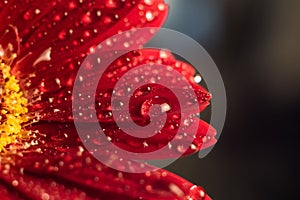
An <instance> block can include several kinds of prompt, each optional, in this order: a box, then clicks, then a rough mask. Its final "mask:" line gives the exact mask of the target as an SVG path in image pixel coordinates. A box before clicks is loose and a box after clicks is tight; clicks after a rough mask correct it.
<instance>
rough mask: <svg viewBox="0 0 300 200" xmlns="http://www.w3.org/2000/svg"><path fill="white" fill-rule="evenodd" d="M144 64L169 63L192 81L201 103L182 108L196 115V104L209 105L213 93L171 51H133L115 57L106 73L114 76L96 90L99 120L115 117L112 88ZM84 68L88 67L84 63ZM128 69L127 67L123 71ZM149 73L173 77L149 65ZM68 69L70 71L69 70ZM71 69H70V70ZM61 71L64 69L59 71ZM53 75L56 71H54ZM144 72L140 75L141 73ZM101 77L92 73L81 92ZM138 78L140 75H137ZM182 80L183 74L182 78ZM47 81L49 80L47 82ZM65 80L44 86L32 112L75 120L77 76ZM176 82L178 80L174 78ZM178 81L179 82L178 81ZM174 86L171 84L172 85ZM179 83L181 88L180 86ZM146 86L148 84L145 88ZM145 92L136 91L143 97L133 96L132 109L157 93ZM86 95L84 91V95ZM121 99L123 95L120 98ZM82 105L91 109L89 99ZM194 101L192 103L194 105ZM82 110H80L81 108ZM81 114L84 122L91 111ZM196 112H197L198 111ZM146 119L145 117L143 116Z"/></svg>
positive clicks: (197, 103) (49, 117)
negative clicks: (74, 102)
mask: <svg viewBox="0 0 300 200" xmlns="http://www.w3.org/2000/svg"><path fill="white" fill-rule="evenodd" d="M106 56H109V55H107V54H105V55H101V58H102V59H106ZM143 64H162V65H166V66H171V67H172V68H173V69H174V70H175V71H177V72H179V73H180V74H182V75H183V76H184V77H185V79H186V80H188V81H189V84H190V85H191V86H192V87H193V89H194V92H195V93H196V96H197V100H198V102H193V101H194V99H190V101H191V102H186V105H184V106H183V108H182V109H185V110H188V109H190V110H191V113H192V114H196V113H197V111H195V110H198V108H197V107H193V106H192V105H198V106H199V110H200V111H202V110H204V109H205V108H206V107H207V106H208V105H209V100H210V98H211V95H210V94H209V93H208V92H207V91H206V90H205V89H204V88H203V87H201V86H200V85H198V84H196V83H195V82H194V73H195V70H194V68H193V67H191V66H190V65H188V64H186V63H183V62H180V61H177V60H175V58H173V56H172V55H171V54H167V56H165V53H164V56H163V58H161V51H159V50H142V51H139V52H135V53H134V52H131V53H128V54H126V55H124V56H122V57H121V58H120V59H118V60H116V61H115V62H114V63H113V64H112V65H110V66H109V68H108V70H107V71H106V72H105V73H104V76H107V77H110V76H111V75H110V74H113V78H108V79H104V80H103V81H102V82H100V84H99V85H98V90H97V93H100V92H102V95H98V96H97V97H96V101H97V102H96V106H97V105H99V102H101V106H100V107H99V106H98V107H97V112H98V114H99V116H98V117H99V121H108V122H111V121H112V118H111V116H110V115H108V114H109V112H111V94H112V91H113V88H114V86H115V85H116V80H118V79H119V78H120V77H121V76H122V75H124V74H125V73H126V72H127V71H129V70H131V69H134V68H136V67H138V66H140V65H143ZM82 67H85V66H82ZM124 68H126V70H124ZM147 70H148V71H147V73H149V74H150V75H153V77H157V76H161V77H162V78H165V79H166V78H170V77H168V76H167V75H166V74H165V71H166V69H163V70H162V71H161V72H156V73H154V72H153V71H152V68H151V67H149V68H148V69H147ZM66 71H67V70H66ZM69 71H70V70H69ZM59 73H60V74H61V72H59ZM53 74H55V73H54V72H53ZM141 75H142V74H139V76H141ZM99 78H100V77H96V76H95V75H93V73H91V74H89V75H88V78H87V79H88V80H89V81H83V85H82V91H83V92H84V91H86V89H85V88H90V86H89V84H90V83H97V82H98V80H99ZM136 78H139V77H136ZM50 79H51V81H55V80H54V79H53V77H52V76H51V75H50V76H49V78H47V79H44V80H45V82H46V83H47V82H48V83H49V82H50ZM181 79H183V77H181ZM47 80H48V81H47ZM62 80H70V81H67V82H60V88H56V87H57V84H56V83H55V84H50V85H49V87H50V88H49V89H47V90H46V89H45V91H44V94H43V95H42V99H41V100H40V101H37V102H35V103H34V106H33V107H32V108H31V112H39V113H40V114H41V115H42V116H41V117H42V119H44V120H54V121H70V120H71V119H72V110H71V105H72V86H73V83H74V78H71V79H68V78H67V77H65V79H62ZM174 81H176V80H174ZM176 84H178V83H176ZM176 84H175V85H174V86H173V89H175V90H182V92H184V91H185V89H183V88H181V87H180V86H179V85H176ZM171 86H172V85H171ZM177 86H178V87H177ZM146 88H147V87H146ZM153 89H154V91H157V93H158V94H159V93H160V94H164V93H165V91H166V90H167V89H166V88H164V87H160V86H155V87H154V88H153ZM146 92H147V91H145V92H142V91H140V92H139V91H137V93H140V94H141V95H140V98H135V99H133V102H132V105H136V108H133V110H135V111H137V110H139V106H141V105H142V104H143V103H144V102H145V100H147V99H150V98H152V97H153V95H155V93H154V92H152V91H151V92H148V94H147V93H146ZM82 95H84V94H82ZM121 98H122V97H121ZM124 98H125V99H127V98H128V97H127V96H124ZM80 103H81V104H80V105H78V107H82V108H88V107H90V105H87V104H86V101H83V102H80ZM191 103H192V104H191ZM173 111H175V112H177V110H176V109H175V108H174V110H172V111H171V112H173ZM78 112H79V111H78ZM80 112H81V113H82V116H84V117H85V119H84V121H87V120H88V119H86V116H89V114H90V112H91V110H90V109H87V110H80ZM195 112H196V113H195ZM132 117H133V118H137V120H140V118H141V117H142V116H136V115H134V112H133V116H132ZM142 118H144V117H142Z"/></svg>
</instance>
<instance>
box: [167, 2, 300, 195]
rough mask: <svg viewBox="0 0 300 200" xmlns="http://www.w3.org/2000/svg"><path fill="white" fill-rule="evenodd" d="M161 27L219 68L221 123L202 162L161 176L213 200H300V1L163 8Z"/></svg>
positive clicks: (181, 163) (191, 160)
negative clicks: (223, 105) (193, 44)
mask: <svg viewBox="0 0 300 200" xmlns="http://www.w3.org/2000/svg"><path fill="white" fill-rule="evenodd" d="M168 2H169V4H170V14H169V18H168V20H167V22H166V24H165V26H164V27H166V28H171V29H175V30H178V31H180V32H182V33H185V34H187V35H189V36H191V37H192V38H194V39H196V40H197V41H198V42H199V43H200V44H201V45H202V46H204V47H205V49H206V50H207V51H208V52H209V54H210V55H211V56H212V58H213V59H214V61H215V63H216V64H217V66H218V68H219V70H220V72H221V74H222V77H223V80H224V84H225V87H226V92H227V98H228V99H227V101H228V105H227V109H228V110H227V118H226V123H225V127H224V129H223V132H222V134H221V137H220V139H219V142H218V143H217V144H216V146H215V148H214V149H213V150H212V151H211V152H210V154H209V155H208V156H206V157H205V158H203V159H199V158H198V155H197V154H196V155H193V156H189V157H186V158H181V159H179V160H178V161H176V162H175V163H173V164H172V165H170V166H168V167H167V169H168V170H170V171H172V172H175V173H177V174H179V175H181V176H183V177H184V178H186V179H188V180H190V181H192V182H193V183H195V184H198V185H201V186H203V187H204V188H205V189H206V191H207V192H208V193H209V194H210V196H211V197H212V198H213V199H214V200H217V199H220V200H221V199H222V200H253V199H255V200H266V199H272V200H276V199H300V193H299V192H298V190H299V187H300V184H299V182H298V177H300V176H299V172H298V170H299V164H298V161H299V152H300V151H299V145H300V136H299V135H300V133H299V128H300V127H299V120H300V117H299V115H300V113H299V111H300V106H299V105H300V104H299V100H300V98H299V97H300V92H299V91H300V90H299V89H300V42H299V35H300V26H299V24H300V23H299V20H300V1H298V0H289V1H283V0H282V1H277V0H272V1H271V0H270V1H268V0H262V1H253V0H223V1H220V0H210V1H206V0H186V1H171V0H170V1H168Z"/></svg>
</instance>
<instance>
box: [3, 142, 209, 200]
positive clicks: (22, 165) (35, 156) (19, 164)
mask: <svg viewBox="0 0 300 200" xmlns="http://www.w3.org/2000/svg"><path fill="white" fill-rule="evenodd" d="M12 158H13V160H14V162H15V163H14V164H13V165H12V164H3V163H2V164H1V165H0V166H1V171H2V173H0V181H2V182H3V183H5V185H6V186H7V187H13V188H14V189H15V190H16V191H18V192H19V193H20V194H21V195H22V196H24V197H25V198H26V197H27V198H31V199H41V197H44V198H45V199H74V198H79V199H90V198H91V199H140V198H142V199H148V200H152V199H153V200H156V199H162V200H163V199H166V200H170V199H174V200H175V199H178V200H179V199H182V200H188V199H199V200H208V199H209V197H208V196H207V195H206V194H205V192H204V191H203V189H202V188H201V187H198V186H194V185H193V184H191V183H190V182H188V181H186V180H184V179H182V178H180V177H178V176H176V175H174V174H172V173H170V172H168V171H165V170H163V169H160V170H157V171H152V172H150V171H149V172H146V173H125V172H121V171H118V170H114V169H111V168H108V167H106V166H104V165H103V164H101V163H99V162H98V161H96V160H95V159H94V158H93V156H92V155H90V154H89V153H88V152H87V151H86V150H84V149H83V148H82V147H79V148H78V147H77V146H76V145H75V146H69V148H68V150H67V151H62V150H61V149H55V148H50V147H44V146H32V147H31V148H30V149H28V152H24V153H22V154H21V155H16V156H13V157H12ZM131 165H132V167H139V166H138V165H135V164H134V163H131ZM42 199H43V198H42Z"/></svg>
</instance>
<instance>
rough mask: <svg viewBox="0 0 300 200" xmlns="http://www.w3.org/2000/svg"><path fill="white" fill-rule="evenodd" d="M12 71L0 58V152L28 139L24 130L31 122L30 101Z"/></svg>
mask: <svg viewBox="0 0 300 200" xmlns="http://www.w3.org/2000/svg"><path fill="white" fill-rule="evenodd" d="M10 71H11V67H10V66H9V65H7V64H5V63H4V62H2V60H1V57H0V131H1V133H0V152H1V151H4V150H5V147H6V146H7V145H9V144H12V143H16V142H18V140H20V139H24V138H26V137H28V131H26V130H24V129H23V124H24V123H26V122H28V121H29V115H28V109H27V104H28V100H27V99H26V98H25V97H24V95H23V92H22V91H20V86H19V82H18V80H17V79H16V77H15V76H14V75H12V74H11V72H10Z"/></svg>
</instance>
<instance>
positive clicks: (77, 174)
mask: <svg viewBox="0 0 300 200" xmlns="http://www.w3.org/2000/svg"><path fill="white" fill-rule="evenodd" d="M166 14H167V6H166V4H165V3H164V2H163V1H162V0H135V1H131V0H94V1H84V0H76V1H65V0H51V1H35V0H18V1H15V0H11V1H9V0H5V1H1V2H0V19H1V24H0V97H1V99H0V106H1V113H0V123H1V124H0V131H1V134H0V151H1V152H0V156H1V157H0V194H1V199H43V200H48V199H205V200H208V199H210V198H209V197H208V196H207V195H206V193H205V192H204V191H203V189H202V188H201V187H199V186H195V185H193V184H191V183H190V182H188V181H186V180H184V179H182V178H180V177H178V176H176V175H174V174H172V173H170V172H167V171H165V170H163V169H160V170H156V171H149V172H146V173H125V172H122V171H118V170H115V169H111V168H109V167H107V166H105V165H103V164H102V163H100V162H98V161H97V160H96V159H95V158H94V156H93V155H91V153H90V152H88V151H87V150H85V148H84V146H83V144H82V142H81V141H80V139H79V137H78V134H77V131H76V129H75V126H74V122H73V115H72V95H75V94H72V87H73V84H74V79H75V76H76V74H77V72H78V69H79V67H80V65H81V63H82V62H83V60H84V58H85V57H86V56H87V55H88V54H89V53H91V51H92V50H93V48H94V47H95V45H97V44H98V43H100V42H102V41H103V40H105V39H106V38H108V37H110V36H112V35H115V34H117V33H119V32H122V31H125V30H130V29H132V28H139V27H159V26H161V24H162V22H163V21H164V19H165V17H166ZM132 37H136V38H133V39H134V40H135V41H137V42H136V43H137V44H136V45H141V44H144V43H145V42H147V39H149V38H150V37H151V36H150V35H149V36H148V38H147V37H146V38H143V39H141V38H139V36H132ZM151 63H160V64H164V65H168V66H171V67H172V68H173V69H175V70H177V71H178V72H180V73H181V74H182V75H183V76H184V77H185V78H186V79H187V80H189V82H190V84H191V85H192V87H193V89H194V91H195V93H196V95H197V101H198V102H194V103H195V104H196V105H197V106H198V105H199V109H200V110H203V109H204V108H205V107H206V106H207V105H208V104H209V103H208V102H209V99H210V94H209V93H207V92H206V90H205V89H203V88H202V87H201V86H199V85H197V84H196V83H195V82H194V81H193V76H194V69H193V68H192V67H191V66H189V65H187V64H185V63H182V62H180V61H177V60H176V59H175V58H174V57H173V56H172V55H171V54H169V53H166V52H164V53H163V55H162V53H161V52H160V51H158V50H154V49H153V50H139V51H135V52H130V53H128V54H126V55H124V56H122V57H120V58H119V59H118V60H116V61H115V62H114V63H112V64H111V65H110V66H109V68H108V71H106V72H105V73H106V75H107V76H110V77H111V78H110V79H108V80H107V81H106V82H103V81H102V82H101V81H100V83H99V85H101V90H100V88H99V91H101V92H97V94H96V102H95V105H97V106H96V110H97V115H98V120H99V123H100V124H101V127H102V128H103V129H105V131H104V132H105V134H106V135H107V137H108V138H109V139H110V140H111V142H113V143H115V144H117V145H118V146H120V147H122V148H124V149H126V150H127V151H132V152H150V151H153V150H155V149H157V148H160V146H162V145H167V144H168V141H169V140H170V138H172V137H174V134H175V132H176V130H177V129H176V124H177V123H178V122H180V121H178V115H180V113H178V112H179V111H178V110H179V108H178V107H176V105H174V106H173V107H172V106H171V107H170V108H169V109H168V116H169V117H171V118H172V119H173V120H171V121H167V122H166V128H164V129H162V132H161V134H160V135H156V136H153V137H151V138H149V139H148V140H147V141H144V140H141V139H136V138H134V137H131V136H129V135H127V134H125V133H124V132H122V131H121V130H120V129H119V128H118V127H117V126H116V124H115V123H114V121H113V118H112V116H111V106H110V100H111V94H112V88H113V84H114V81H113V80H117V78H118V77H121V76H122V75H123V74H124V73H125V72H126V71H128V70H129V69H133V68H134V67H135V66H138V65H141V64H151ZM124 66H127V67H128V68H127V69H126V70H125V71H124ZM161 76H166V77H168V75H167V74H161ZM101 83H102V84H101ZM83 87H84V85H83ZM148 87H151V88H152V89H153V90H151V91H146V92H145V93H139V92H141V91H145V90H147V89H148ZM153 91H155V92H153ZM157 93H160V94H165V96H164V97H165V98H168V97H169V98H173V96H172V94H171V93H169V92H168V91H167V89H166V88H164V87H161V86H159V85H155V84H149V85H148V86H145V88H140V90H137V91H136V95H137V97H139V98H133V99H132V105H133V106H131V107H130V112H131V117H132V118H133V119H134V121H135V122H137V123H138V124H139V125H146V124H147V123H148V122H149V116H148V115H147V113H148V112H149V109H150V107H151V106H152V105H154V104H157V103H158V104H161V103H163V101H162V100H161V99H157V98H156V100H153V99H155V97H156V96H157ZM78 106H80V105H78ZM187 106H188V104H187ZM78 108H79V107H78ZM183 109H187V108H183ZM191 113H193V111H191ZM194 114H195V113H194ZM82 115H84V113H83V114H82ZM176 117H177V118H176ZM82 123H84V124H85V125H86V127H87V128H86V131H87V135H89V134H93V133H96V132H97V130H91V129H89V123H95V122H93V121H88V120H83V121H82ZM125 123H126V120H125ZM182 126H186V129H185V130H186V133H185V137H186V138H188V137H191V136H189V130H190V129H193V127H195V126H196V127H199V128H198V130H197V134H196V137H195V139H194V140H193V144H192V145H191V146H190V148H189V149H188V150H187V151H186V152H185V154H191V153H193V152H196V151H198V150H200V149H203V148H206V147H208V146H211V145H212V144H214V143H215V140H214V136H215V131H214V129H213V128H211V127H210V126H209V125H208V124H207V123H205V122H203V121H201V120H200V119H198V118H196V117H193V115H192V116H190V119H189V122H188V124H185V125H182ZM170 127H171V128H170ZM185 137H183V138H180V139H177V140H178V141H180V140H185ZM87 138H88V137H87ZM91 142H94V143H95V145H96V146H97V147H98V153H103V152H105V146H103V145H102V142H103V141H94V140H93V141H91ZM145 142H146V144H147V145H145ZM174 148H175V149H174ZM170 150H174V151H178V150H180V149H178V148H176V147H170ZM94 153H95V152H94ZM105 156H107V157H108V159H109V156H111V155H109V154H108V155H105ZM169 156H171V157H172V153H171V151H170V152H168V154H166V155H161V158H165V157H169ZM126 164H129V165H132V167H133V168H136V167H141V166H139V165H138V164H136V163H126ZM121 165H122V164H121V163H120V168H121V167H122V166H121Z"/></svg>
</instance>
